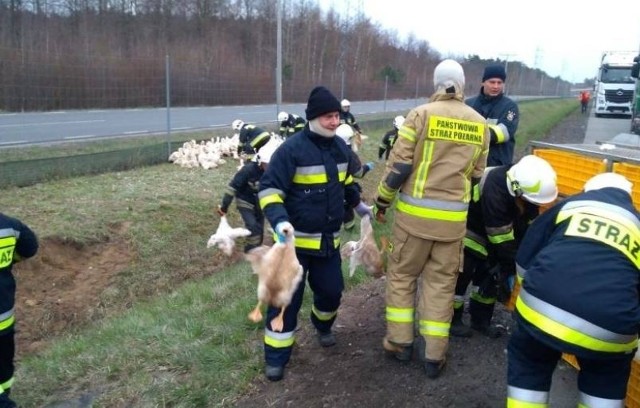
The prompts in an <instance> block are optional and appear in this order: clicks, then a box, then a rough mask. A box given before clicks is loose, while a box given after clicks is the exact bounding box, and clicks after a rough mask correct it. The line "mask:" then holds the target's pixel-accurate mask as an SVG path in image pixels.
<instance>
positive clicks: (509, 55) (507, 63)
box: [498, 54, 517, 95]
mask: <svg viewBox="0 0 640 408" xmlns="http://www.w3.org/2000/svg"><path fill="white" fill-rule="evenodd" d="M516 55H517V54H498V57H504V58H505V60H504V72H505V73H506V74H507V80H506V81H505V83H504V94H505V95H506V94H507V88H508V87H507V82H508V81H509V58H510V57H515V56H516Z"/></svg>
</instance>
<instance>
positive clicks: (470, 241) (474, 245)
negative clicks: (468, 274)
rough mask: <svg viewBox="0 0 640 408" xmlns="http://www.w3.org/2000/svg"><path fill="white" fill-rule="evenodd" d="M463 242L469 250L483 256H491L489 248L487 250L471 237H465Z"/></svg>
mask: <svg viewBox="0 0 640 408" xmlns="http://www.w3.org/2000/svg"><path fill="white" fill-rule="evenodd" d="M462 242H463V243H464V246H466V247H467V248H469V249H472V250H474V251H476V252H477V253H479V254H481V255H484V256H489V252H488V251H487V248H485V247H484V245H482V244H480V243H479V242H476V241H474V240H473V239H471V238H469V237H464V238H463V239H462Z"/></svg>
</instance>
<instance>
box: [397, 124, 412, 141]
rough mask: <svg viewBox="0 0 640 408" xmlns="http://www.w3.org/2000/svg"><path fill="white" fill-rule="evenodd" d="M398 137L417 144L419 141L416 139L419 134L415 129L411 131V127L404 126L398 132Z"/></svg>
mask: <svg viewBox="0 0 640 408" xmlns="http://www.w3.org/2000/svg"><path fill="white" fill-rule="evenodd" d="M398 136H399V137H401V138H403V139H406V140H408V141H410V142H411V143H415V142H416V140H417V139H416V136H417V132H416V131H415V130H414V129H411V128H409V127H404V126H402V127H401V128H400V130H399V131H398Z"/></svg>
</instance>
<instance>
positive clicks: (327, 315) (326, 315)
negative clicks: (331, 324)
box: [311, 305, 338, 322]
mask: <svg viewBox="0 0 640 408" xmlns="http://www.w3.org/2000/svg"><path fill="white" fill-rule="evenodd" d="M311 313H313V314H314V316H315V317H317V318H318V320H320V321H322V322H326V321H329V320H331V319H333V318H334V317H335V316H336V315H337V314H338V311H337V310H334V311H333V312H323V311H322V310H318V309H317V308H316V305H311Z"/></svg>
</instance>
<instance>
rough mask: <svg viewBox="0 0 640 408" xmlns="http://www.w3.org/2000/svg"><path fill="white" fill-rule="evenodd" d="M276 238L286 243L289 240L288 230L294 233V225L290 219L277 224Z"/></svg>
mask: <svg viewBox="0 0 640 408" xmlns="http://www.w3.org/2000/svg"><path fill="white" fill-rule="evenodd" d="M275 232H276V239H277V240H278V242H280V243H284V242H285V241H286V240H287V232H291V233H292V234H293V225H291V223H290V222H289V221H280V222H279V223H278V224H276V231H275Z"/></svg>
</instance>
